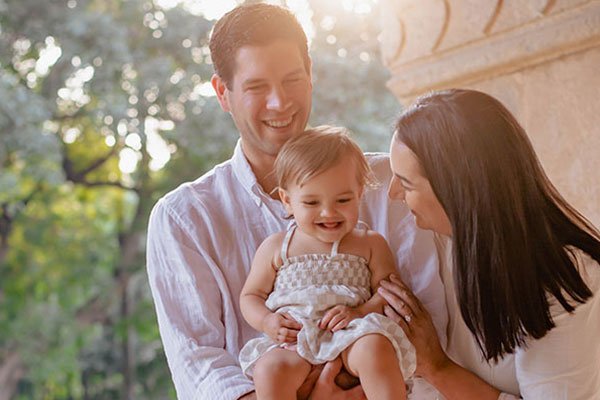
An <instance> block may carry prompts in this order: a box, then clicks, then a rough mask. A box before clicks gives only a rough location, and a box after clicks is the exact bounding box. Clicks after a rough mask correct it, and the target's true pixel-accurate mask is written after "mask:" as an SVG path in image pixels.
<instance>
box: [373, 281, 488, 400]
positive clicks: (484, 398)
mask: <svg viewBox="0 0 600 400" xmlns="http://www.w3.org/2000/svg"><path fill="white" fill-rule="evenodd" d="M379 293H380V294H381V296H382V297H383V298H384V299H385V300H386V301H387V303H388V305H386V306H384V312H385V315H386V316H388V317H389V318H391V319H392V320H394V321H396V323H398V324H399V325H400V327H401V328H402V330H404V332H405V333H406V336H407V337H408V339H409V340H410V341H411V343H412V344H413V345H414V346H415V350H416V353H417V370H416V371H415V374H416V375H420V376H422V377H423V378H424V379H426V380H427V381H428V382H429V383H431V384H432V385H433V386H435V388H436V389H437V390H438V391H439V392H440V393H442V394H443V395H444V397H446V399H448V400H455V399H456V400H458V399H460V400H469V399H473V400H475V399H477V400H497V399H498V397H499V396H500V391H499V390H498V389H496V388H494V387H493V386H491V385H489V384H488V383H487V382H485V381H484V380H483V379H481V378H479V377H478V376H477V375H475V374H474V373H472V372H470V371H468V370H466V369H464V368H462V367H461V366H459V365H458V364H456V363H455V362H453V361H452V360H451V359H450V358H449V357H448V356H447V355H446V353H445V352H444V350H443V349H442V346H441V345H440V342H439V339H438V337H437V334H436V331H435V328H434V327H433V323H432V321H431V316H430V315H429V313H428V312H427V310H425V308H424V307H423V305H422V304H421V302H420V301H419V299H417V298H416V297H415V296H414V295H413V294H412V293H411V292H410V290H409V289H408V288H407V287H406V286H405V285H404V284H403V283H402V282H401V281H400V280H399V279H398V278H397V277H395V276H394V275H392V277H391V282H387V281H382V282H381V288H380V289H379ZM440 295H442V294H440Z"/></svg>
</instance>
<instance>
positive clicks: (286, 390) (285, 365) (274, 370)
mask: <svg viewBox="0 0 600 400" xmlns="http://www.w3.org/2000/svg"><path fill="white" fill-rule="evenodd" d="M310 369H311V365H310V363H309V362H308V361H306V360H305V359H303V358H302V357H300V356H299V355H298V353H296V352H295V351H291V350H286V349H281V348H276V349H273V350H270V351H268V352H266V353H265V354H263V356H262V357H261V358H260V359H259V360H258V361H257V362H256V365H255V366H254V387H255V388H256V395H257V397H258V398H259V399H261V400H263V399H291V400H292V399H293V400H296V392H297V391H298V389H299V388H300V385H302V383H303V382H304V380H305V379H306V377H307V376H308V373H309V372H310Z"/></svg>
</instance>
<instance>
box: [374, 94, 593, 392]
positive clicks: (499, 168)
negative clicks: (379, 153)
mask: <svg viewBox="0 0 600 400" xmlns="http://www.w3.org/2000/svg"><path fill="white" fill-rule="evenodd" d="M391 165H392V170H393V172H394V178H393V180H392V183H391V185H390V189H389V194H390V197H391V198H396V199H402V200H404V201H405V202H406V203H407V205H408V206H409V208H410V209H411V210H412V213H413V214H414V216H415V220H416V223H417V225H419V227H421V228H423V229H430V230H433V231H434V232H436V233H437V234H438V235H436V236H437V239H438V252H439V255H440V260H441V262H440V274H441V276H442V278H443V280H444V286H445V295H446V301H447V304H448V313H449V321H450V322H449V325H448V331H447V332H448V348H447V349H446V351H444V350H443V349H442V348H441V346H440V345H439V341H438V340H437V337H436V334H435V330H434V328H433V325H432V323H431V318H430V316H429V315H428V314H427V312H426V311H425V310H424V308H423V306H422V305H421V304H420V302H419V301H418V299H416V298H415V297H414V296H413V295H412V294H411V293H410V291H409V290H408V289H407V288H406V287H405V286H403V284H402V283H401V282H400V281H399V280H397V279H395V278H393V279H392V281H391V283H382V286H383V288H381V289H380V293H381V295H382V296H383V297H384V298H385V299H386V300H387V301H388V303H389V306H388V307H387V308H386V315H387V316H388V317H390V318H392V319H394V320H395V321H396V322H397V323H398V324H400V326H401V327H402V328H403V329H404V331H405V332H406V334H407V335H408V337H409V339H410V340H411V341H412V342H413V344H414V345H415V348H416V351H417V372H416V373H417V374H419V375H421V376H423V377H424V378H425V379H426V380H428V381H429V382H430V383H431V384H433V385H434V386H435V387H436V388H437V389H438V390H439V391H440V392H441V393H442V394H443V395H444V396H445V397H446V398H447V399H462V400H464V399H478V400H485V399H498V398H503V399H510V398H516V397H518V396H521V397H523V398H526V399H544V400H549V399H569V400H573V399H581V400H583V399H585V400H590V399H600V340H599V338H598V335H599V333H600V294H599V293H600V266H599V265H598V264H599V263H600V234H599V233H598V230H597V229H595V228H594V227H593V226H592V225H591V224H590V223H589V222H587V221H586V220H585V219H584V218H583V217H582V216H581V215H580V214H579V213H578V212H577V211H575V210H574V209H573V208H572V207H571V206H570V205H569V204H567V203H566V202H565V200H564V199H563V198H562V197H561V196H560V195H559V194H558V192H557V191H556V189H555V188H554V187H553V186H552V184H551V183H550V182H549V180H548V178H547V177H546V175H545V174H544V172H543V170H542V168H541V166H540V163H539V161H538V159H537V157H536V155H535V153H534V150H533V147H532V145H531V143H530V141H529V140H528V138H527V135H526V134H525V131H524V130H523V128H522V127H521V126H520V125H519V124H518V122H517V121H516V120H515V118H514V117H513V116H512V115H511V114H510V112H509V111H508V110H507V109H506V108H505V107H504V106H503V105H502V104H501V103H500V102H499V101H497V100H496V99H494V98H492V97H490V96H488V95H486V94H484V93H480V92H477V91H472V90H449V91H444V92H438V93H434V94H431V95H428V96H425V97H423V98H421V99H419V100H418V101H417V102H416V104H415V105H413V106H412V107H411V108H410V109H408V110H407V111H406V112H405V113H404V114H403V115H402V116H401V117H400V119H399V121H398V123H397V126H396V132H395V134H394V138H393V140H392V145H391Z"/></svg>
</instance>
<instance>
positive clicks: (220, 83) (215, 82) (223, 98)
mask: <svg viewBox="0 0 600 400" xmlns="http://www.w3.org/2000/svg"><path fill="white" fill-rule="evenodd" d="M210 83H211V85H212V87H213V89H215V93H216V94H217V99H218V100H219V104H220V105H221V108H222V109H223V111H225V112H229V111H230V108H229V101H228V98H227V91H228V90H229V89H227V85H226V84H225V81H224V80H223V79H222V78H221V77H220V76H219V75H217V74H213V76H212V78H210Z"/></svg>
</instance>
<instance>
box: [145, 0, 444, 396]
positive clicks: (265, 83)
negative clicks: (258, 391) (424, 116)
mask: <svg viewBox="0 0 600 400" xmlns="http://www.w3.org/2000/svg"><path fill="white" fill-rule="evenodd" d="M210 50H211V57H212V60H213V63H214V67H215V75H214V76H213V78H212V85H213V87H214V89H215V91H216V93H217V97H218V100H219V103H220V105H221V107H222V108H223V110H224V111H226V112H228V113H230V114H231V116H232V118H233V120H234V122H235V125H236V127H237V129H238V130H239V133H240V140H239V141H238V144H237V146H236V148H235V151H234V154H233V156H232V158H231V159H229V160H227V161H225V162H224V163H222V164H220V165H217V166H215V167H214V168H213V169H212V170H211V171H209V172H208V173H206V174H205V175H204V176H202V177H200V178H199V179H197V180H196V181H194V182H190V183H186V184H183V185H182V186H180V187H179V188H177V189H176V190H174V191H173V192H171V193H169V194H167V195H166V196H165V197H164V198H162V199H161V200H160V201H159V202H158V203H157V204H156V206H155V208H154V210H153V211H152V215H151V217H150V223H149V228H148V252H147V257H148V260H147V263H148V275H149V281H150V287H151V289H152V294H153V297H154V300H155V304H156V310H157V315H158V322H159V327H160V332H161V337H162V340H163V344H164V348H165V352H166V355H167V359H168V362H169V367H170V369H171V373H172V375H173V381H174V383H175V387H176V389H177V394H178V397H179V398H180V399H231V400H233V399H241V398H244V399H252V398H255V394H254V392H253V390H254V388H253V385H252V382H251V381H250V380H249V379H248V378H247V377H245V376H244V375H243V374H242V371H241V369H240V367H239V364H238V354H239V351H240V349H241V348H242V346H243V345H244V343H245V342H247V341H248V340H249V339H251V338H253V337H256V336H257V335H258V334H259V332H256V331H255V330H254V329H252V328H251V327H250V326H249V325H248V324H247V323H246V322H245V321H244V319H243V318H242V315H241V313H240V308H239V294H240V291H241V289H242V286H243V283H244V280H245V278H246V276H247V274H248V271H249V268H250V265H251V262H252V258H253V256H254V252H255V250H256V249H257V248H258V246H259V244H260V243H261V242H262V241H263V240H264V239H265V238H266V237H267V236H269V235H270V234H272V233H274V232H278V231H282V230H285V228H286V226H287V224H288V222H289V221H288V220H286V219H285V216H286V211H285V209H284V207H283V205H282V203H281V202H280V201H279V200H278V199H277V198H274V197H272V196H271V195H270V193H274V191H273V189H275V180H274V176H273V175H272V174H271V172H272V168H273V163H274V161H275V158H276V157H277V153H278V151H279V149H280V148H281V146H282V145H283V144H284V143H285V142H286V141H287V140H288V139H289V138H290V137H292V136H295V135H300V134H302V132H303V130H304V128H305V126H306V123H307V121H308V116H309V113H310V107H311V94H312V82H311V61H310V58H309V55H308V48H307V41H306V36H305V34H304V32H303V30H302V28H301V26H300V25H299V23H298V21H297V20H296V18H295V17H294V16H293V15H292V14H291V13H290V12H289V11H287V10H286V9H284V8H281V7H277V6H273V5H267V4H254V5H247V6H239V7H237V8H236V9H234V10H233V11H231V12H229V13H227V14H226V15H225V16H223V18H221V19H220V20H219V21H218V22H217V23H216V25H215V27H214V30H213V33H212V36H211V40H210ZM370 163H371V166H372V168H373V169H374V171H375V173H376V174H377V176H378V178H379V179H380V181H381V183H382V185H381V187H380V188H379V189H378V190H372V191H368V192H367V193H365V195H364V201H363V203H364V204H362V206H361V219H362V220H364V221H365V222H367V223H368V224H369V225H370V226H371V228H372V229H374V230H377V231H379V232H380V233H382V234H383V235H384V236H386V238H388V240H390V244H391V247H392V249H394V250H395V251H397V254H396V255H397V261H398V263H399V264H398V265H399V266H400V270H399V271H400V272H399V273H400V275H401V276H402V278H403V279H405V281H406V282H407V283H408V284H409V285H411V286H412V287H413V288H414V290H415V293H416V294H417V295H420V296H421V298H422V299H423V301H424V303H425V304H426V305H427V306H428V308H429V310H430V311H431V312H432V315H433V316H434V318H435V317H436V316H437V317H440V318H441V319H443V318H444V317H443V315H445V309H444V307H445V306H444V303H443V299H442V298H441V296H439V295H438V293H442V286H441V281H440V280H439V276H438V275H437V260H436V258H435V257H434V246H433V242H432V240H431V237H430V236H429V234H427V233H425V232H418V231H417V230H416V228H415V226H414V221H413V219H412V217H411V216H410V214H409V212H408V211H407V209H406V208H405V207H401V206H400V205H399V204H396V205H394V207H393V208H391V209H389V208H388V200H387V196H386V184H387V182H388V181H389V179H390V177H391V173H390V170H389V165H388V160H387V157H386V156H382V155H379V156H372V157H370ZM444 323H445V321H440V324H441V325H440V326H445V325H443V324H444ZM339 368H340V363H339V361H337V362H336V363H330V364H328V365H327V366H326V367H325V369H324V370H323V373H322V374H321V377H320V378H319V379H318V381H317V384H316V386H315V389H314V391H313V393H312V396H313V398H336V397H335V396H339V397H338V398H348V399H351V398H361V397H362V394H361V391H360V390H359V389H358V390H357V389H355V390H352V391H346V392H343V391H341V390H340V389H338V388H337V387H336V386H335V385H334V384H333V377H334V376H335V374H336V373H337V371H339Z"/></svg>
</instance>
